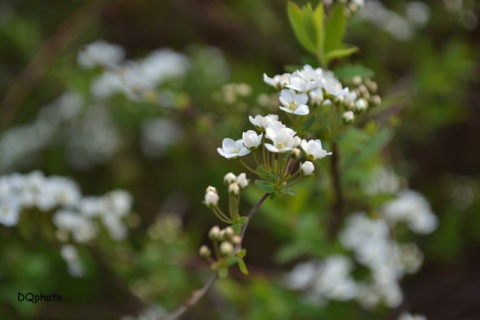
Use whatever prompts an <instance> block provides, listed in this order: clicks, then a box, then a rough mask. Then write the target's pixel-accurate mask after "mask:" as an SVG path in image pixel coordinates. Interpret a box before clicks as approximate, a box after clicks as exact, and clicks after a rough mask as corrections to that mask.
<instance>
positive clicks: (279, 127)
mask: <svg viewBox="0 0 480 320" xmlns="http://www.w3.org/2000/svg"><path fill="white" fill-rule="evenodd" d="M280 133H281V134H288V135H290V136H292V137H293V136H294V135H295V134H296V132H295V131H293V130H292V129H290V128H287V126H286V125H284V124H283V123H281V122H280V121H277V122H274V123H272V124H271V125H269V126H268V127H267V128H266V129H265V138H267V139H270V140H273V138H274V137H275V136H276V135H278V134H280Z"/></svg>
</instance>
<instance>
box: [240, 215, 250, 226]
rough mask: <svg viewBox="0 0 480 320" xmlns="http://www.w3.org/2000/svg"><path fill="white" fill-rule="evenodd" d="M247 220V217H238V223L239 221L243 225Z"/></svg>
mask: <svg viewBox="0 0 480 320" xmlns="http://www.w3.org/2000/svg"><path fill="white" fill-rule="evenodd" d="M247 221H248V218H247V217H240V218H239V219H238V223H240V224H241V225H244V224H245V223H247Z"/></svg>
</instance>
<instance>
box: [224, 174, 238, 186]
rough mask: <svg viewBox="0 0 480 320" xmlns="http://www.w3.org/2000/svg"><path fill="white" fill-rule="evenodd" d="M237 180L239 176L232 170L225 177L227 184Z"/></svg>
mask: <svg viewBox="0 0 480 320" xmlns="http://www.w3.org/2000/svg"><path fill="white" fill-rule="evenodd" d="M236 181H237V177H236V176H235V175H234V174H233V173H231V172H229V173H227V174H226V175H225V177H223V182H225V184H227V185H228V184H231V183H234V182H236Z"/></svg>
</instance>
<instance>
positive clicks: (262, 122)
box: [248, 114, 279, 130]
mask: <svg viewBox="0 0 480 320" xmlns="http://www.w3.org/2000/svg"><path fill="white" fill-rule="evenodd" d="M248 119H249V120H250V122H251V123H252V124H253V125H254V126H255V127H257V128H261V129H264V130H265V129H266V128H267V127H268V126H270V125H271V124H273V123H275V122H279V121H278V116H277V115H276V114H269V115H268V116H265V117H263V116H260V115H257V116H255V118H254V117H252V116H248Z"/></svg>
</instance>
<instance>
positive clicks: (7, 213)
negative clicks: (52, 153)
mask: <svg viewBox="0 0 480 320" xmlns="http://www.w3.org/2000/svg"><path fill="white" fill-rule="evenodd" d="M19 215H20V204H19V202H18V200H17V199H15V198H9V199H1V200H0V224H3V225H4V226H7V227H12V226H14V225H16V224H17V223H18V218H19Z"/></svg>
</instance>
